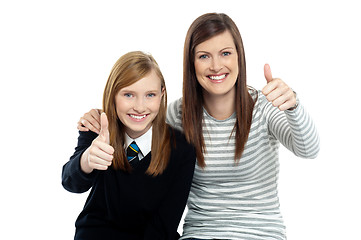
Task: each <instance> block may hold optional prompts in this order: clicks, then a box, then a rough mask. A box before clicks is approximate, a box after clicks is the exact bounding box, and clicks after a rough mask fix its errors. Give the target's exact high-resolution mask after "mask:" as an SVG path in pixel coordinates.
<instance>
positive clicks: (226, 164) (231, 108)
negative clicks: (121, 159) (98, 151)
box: [78, 13, 319, 240]
mask: <svg viewBox="0 0 361 240" xmlns="http://www.w3.org/2000/svg"><path fill="white" fill-rule="evenodd" d="M183 63H184V67H183V68H184V69H183V73H184V75H183V98H181V99H179V100H177V101H175V102H173V103H171V104H170V106H169V107H168V112H167V121H168V122H169V124H171V125H172V126H174V127H176V128H178V129H182V130H183V131H184V134H185V136H186V138H187V140H188V141H189V142H191V143H193V144H194V146H195V148H196V155H197V163H198V164H197V165H196V168H195V173H194V178H193V183H192V188H191V192H190V195H189V198H188V202H187V206H188V212H187V215H186V217H185V223H184V226H183V236H182V238H181V239H235V240H239V239H252V240H264V239H280V240H284V239H286V233H285V226H284V223H283V219H282V215H281V211H280V203H279V199H278V190H277V182H278V173H279V161H278V158H279V154H278V153H279V145H280V143H281V144H283V145H284V146H285V147H286V148H288V149H289V150H290V151H292V152H293V153H294V154H295V155H296V156H299V157H302V158H315V157H316V156H317V154H318V151H319V138H318V134H317V131H316V128H315V126H314V124H313V122H312V120H311V118H310V116H309V115H308V114H307V112H306V111H305V110H304V108H303V106H302V104H301V103H300V102H299V100H298V98H297V97H296V94H295V93H294V92H293V91H292V89H291V88H290V87H289V86H288V85H287V84H286V83H285V82H283V81H282V80H281V79H279V78H273V77H272V73H271V69H270V67H269V65H268V64H266V65H265V67H264V75H265V87H264V88H263V89H262V91H257V90H255V89H253V88H250V87H248V86H247V83H246V62H245V55H244V50H243V44H242V39H241V35H240V33H239V31H238V28H237V26H236V24H235V23H234V22H233V21H232V19H231V18H229V17H228V16H227V15H226V14H217V13H209V14H204V15H202V16H200V17H198V18H197V19H196V20H195V21H194V22H193V23H192V25H191V26H190V28H189V30H188V33H187V36H186V40H185V44H184V61H183ZM98 122H99V114H98V113H97V111H96V110H92V111H90V112H89V113H87V114H85V115H84V117H83V118H81V120H80V123H79V125H78V128H79V130H87V129H90V130H94V129H96V128H99V127H98V126H99V123H98Z"/></svg>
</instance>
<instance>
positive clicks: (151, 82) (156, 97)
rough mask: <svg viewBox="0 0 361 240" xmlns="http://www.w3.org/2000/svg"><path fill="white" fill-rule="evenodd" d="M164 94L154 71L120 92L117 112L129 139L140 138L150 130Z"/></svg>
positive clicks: (117, 97) (116, 104)
mask: <svg viewBox="0 0 361 240" xmlns="http://www.w3.org/2000/svg"><path fill="white" fill-rule="evenodd" d="M163 94H164V91H163V89H162V88H161V80H160V79H159V77H158V76H157V74H156V73H155V71H153V70H152V71H151V72H150V73H149V74H148V75H147V76H145V77H144V78H142V79H140V80H139V81H137V82H136V83H134V84H132V85H130V86H128V87H125V88H122V89H121V90H119V92H118V93H117V94H116V96H115V106H116V111H117V115H118V117H119V120H120V121H121V122H122V123H123V124H124V126H125V132H126V133H127V134H128V135H129V137H131V138H133V139H134V138H138V137H140V136H141V135H143V134H144V133H146V132H147V131H148V130H149V129H150V127H151V126H152V123H153V120H154V118H155V117H156V116H157V114H158V112H159V107H160V102H161V99H162V96H163Z"/></svg>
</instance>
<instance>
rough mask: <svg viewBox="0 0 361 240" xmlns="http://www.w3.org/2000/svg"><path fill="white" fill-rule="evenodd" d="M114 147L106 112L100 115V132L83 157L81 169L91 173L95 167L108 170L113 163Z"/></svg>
mask: <svg viewBox="0 0 361 240" xmlns="http://www.w3.org/2000/svg"><path fill="white" fill-rule="evenodd" d="M113 153H114V148H113V147H112V146H111V145H110V141H109V129H108V118H107V115H106V114H105V113H102V114H101V116H100V133H99V136H98V137H97V138H96V139H94V140H93V142H92V144H91V146H90V147H89V148H88V149H87V150H86V151H85V152H84V153H83V155H82V157H81V160H80V161H81V164H80V166H81V169H82V170H83V171H84V172H85V173H91V172H92V171H93V170H94V169H97V170H107V169H108V167H109V166H110V165H111V164H112V160H113Z"/></svg>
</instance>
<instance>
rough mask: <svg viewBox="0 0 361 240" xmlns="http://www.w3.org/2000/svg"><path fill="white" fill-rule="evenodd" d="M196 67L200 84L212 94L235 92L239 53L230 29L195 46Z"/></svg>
mask: <svg viewBox="0 0 361 240" xmlns="http://www.w3.org/2000/svg"><path fill="white" fill-rule="evenodd" d="M194 67H195V71H196V77H197V80H198V82H199V84H200V85H201V86H202V87H203V89H204V90H205V91H206V92H207V94H208V95H210V96H219V95H228V94H231V95H232V96H234V95H233V94H234V93H235V83H236V80H237V77H238V71H239V70H238V54H237V49H236V45H235V44H234V41H233V37H232V35H231V33H230V32H229V31H225V32H223V33H221V34H219V35H217V36H214V37H212V38H210V39H208V40H207V41H204V42H202V43H200V44H198V45H197V46H196V47H195V59H194Z"/></svg>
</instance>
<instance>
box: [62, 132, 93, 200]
mask: <svg viewBox="0 0 361 240" xmlns="http://www.w3.org/2000/svg"><path fill="white" fill-rule="evenodd" d="M97 136H98V135H97V134H96V133H93V132H91V131H89V132H79V137H78V146H77V147H76V148H75V152H74V154H73V155H72V156H71V157H70V160H69V161H68V162H67V163H66V164H65V165H64V166H63V171H62V185H63V187H64V188H65V189H66V190H68V191H69V192H74V193H83V192H86V191H88V190H89V189H90V188H91V187H92V186H93V182H94V179H95V176H96V171H93V172H92V173H90V174H86V173H85V172H83V171H82V170H81V167H80V161H81V157H82V155H83V153H84V152H85V151H86V150H87V149H88V147H89V146H90V145H91V143H92V141H93V140H94V139H95V138H96V137H97Z"/></svg>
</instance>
